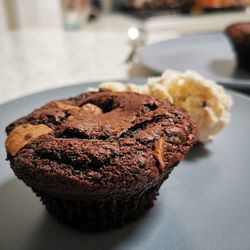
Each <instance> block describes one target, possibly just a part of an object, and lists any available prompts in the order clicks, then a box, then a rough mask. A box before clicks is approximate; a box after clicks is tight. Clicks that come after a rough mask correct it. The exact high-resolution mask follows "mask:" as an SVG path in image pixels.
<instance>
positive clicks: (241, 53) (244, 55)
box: [226, 22, 250, 70]
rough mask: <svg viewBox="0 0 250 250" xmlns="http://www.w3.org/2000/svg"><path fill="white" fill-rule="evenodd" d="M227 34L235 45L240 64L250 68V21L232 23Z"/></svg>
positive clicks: (247, 68) (242, 66)
mask: <svg viewBox="0 0 250 250" xmlns="http://www.w3.org/2000/svg"><path fill="white" fill-rule="evenodd" d="M226 34H227V36H228V37H229V39H230V41H231V44H232V45H233V48H234V51H235V53H236V56H237V62H238V66H239V67H240V68H243V69H246V70H250V60H249V58H250V22H245V23H234V24H231V25H230V26H228V27H227V28H226Z"/></svg>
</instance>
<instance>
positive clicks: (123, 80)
mask: <svg viewBox="0 0 250 250" xmlns="http://www.w3.org/2000/svg"><path fill="white" fill-rule="evenodd" d="M146 80H147V78H128V79H115V80H104V81H114V82H117V81H118V82H123V83H126V82H133V81H135V83H136V84H141V83H140V82H142V81H146ZM98 82H100V83H101V82H103V81H90V82H82V83H73V84H68V85H65V86H60V87H55V88H49V89H45V90H41V91H37V92H34V93H29V94H24V95H22V96H20V97H17V98H14V99H11V100H8V101H5V102H2V103H0V108H3V106H5V105H8V104H10V103H12V102H17V101H19V100H23V99H25V98H29V97H32V96H36V95H40V94H46V93H47V92H51V91H56V90H58V89H60V90H62V89H67V88H71V87H80V86H83V87H84V86H87V85H92V84H93V85H94V84H97V83H98ZM223 87H224V88H225V90H226V91H227V92H229V93H230V92H232V93H233V94H234V95H238V96H239V97H241V98H244V99H246V100H248V101H250V96H248V95H247V94H244V93H241V92H238V91H237V90H235V89H231V88H229V87H226V86H223Z"/></svg>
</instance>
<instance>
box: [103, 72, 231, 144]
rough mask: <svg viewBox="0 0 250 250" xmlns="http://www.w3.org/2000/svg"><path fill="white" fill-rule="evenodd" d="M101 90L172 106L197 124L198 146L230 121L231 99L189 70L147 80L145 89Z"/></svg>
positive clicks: (116, 86)
mask: <svg viewBox="0 0 250 250" xmlns="http://www.w3.org/2000/svg"><path fill="white" fill-rule="evenodd" d="M100 87H101V88H106V89H109V90H111V91H115V92H117V91H118V92H121V91H132V92H137V93H140V94H146V95H150V96H153V97H156V98H160V99H165V100H168V101H170V102H172V103H174V104H175V105H176V106H177V107H180V108H183V109H185V110H186V111H187V112H188V114H189V115H190V116H191V118H192V119H193V120H194V121H195V122H196V123H197V125H198V137H199V141H201V142H206V141H209V140H212V139H213V137H214V135H215V134H217V133H218V132H219V131H221V130H222V129H223V128H224V126H225V125H226V124H227V123H228V122H229V120H230V108H231V106H232V103H233V101H232V98H231V96H229V95H228V94H227V93H226V92H225V90H224V88H223V87H222V86H221V85H219V84H217V83H216V82H214V81H212V80H208V79H205V78H203V77H202V76H201V75H199V74H198V73H196V72H194V71H191V70H188V71H186V72H183V73H182V72H178V71H174V70H166V71H165V72H164V73H163V74H162V76H160V77H151V78H149V79H148V81H147V83H146V84H144V85H136V84H131V83H130V84H127V85H126V84H123V83H120V82H105V83H102V84H101V85H100Z"/></svg>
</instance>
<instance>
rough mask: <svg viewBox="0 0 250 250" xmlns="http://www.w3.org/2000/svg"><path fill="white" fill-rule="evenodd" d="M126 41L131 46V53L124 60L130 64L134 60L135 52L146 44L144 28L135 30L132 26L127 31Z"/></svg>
mask: <svg viewBox="0 0 250 250" xmlns="http://www.w3.org/2000/svg"><path fill="white" fill-rule="evenodd" d="M128 39H129V43H130V45H131V47H132V48H131V51H130V53H129V55H128V57H127V58H126V61H125V62H126V63H130V62H132V61H133V60H134V58H135V55H136V52H137V50H138V48H139V47H141V46H142V45H144V44H145V42H146V32H145V29H144V28H142V27H141V28H137V27H135V26H132V27H130V28H129V29H128Z"/></svg>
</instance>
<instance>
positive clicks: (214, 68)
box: [139, 24, 250, 89]
mask: <svg viewBox="0 0 250 250" xmlns="http://www.w3.org/2000/svg"><path fill="white" fill-rule="evenodd" d="M215 25H216V24H215ZM139 60H140V62H141V63H143V64H144V65H145V66H147V67H149V68H151V69H153V70H155V71H157V72H163V71H164V70H165V69H167V68H170V69H175V70H180V71H185V70H187V69H193V70H196V71H198V72H199V73H201V74H202V75H204V76H205V77H208V78H211V79H213V80H216V81H218V82H220V83H222V84H223V85H225V86H227V87H231V88H236V89H250V72H247V71H243V70H240V69H238V68H237V67H236V61H235V57H234V54H233V50H232V48H231V46H230V44H229V41H228V39H227V38H226V36H225V35H224V34H221V33H212V34H202V35H190V36H186V37H181V38H178V39H173V40H168V41H163V42H159V43H154V44H151V45H148V46H145V47H144V48H142V49H141V50H140V51H139Z"/></svg>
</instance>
